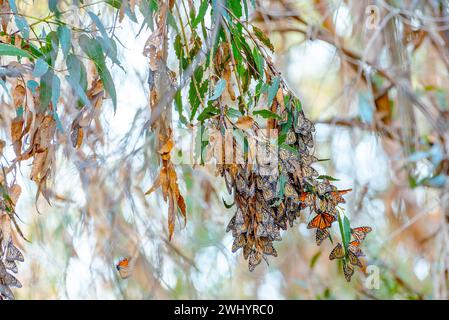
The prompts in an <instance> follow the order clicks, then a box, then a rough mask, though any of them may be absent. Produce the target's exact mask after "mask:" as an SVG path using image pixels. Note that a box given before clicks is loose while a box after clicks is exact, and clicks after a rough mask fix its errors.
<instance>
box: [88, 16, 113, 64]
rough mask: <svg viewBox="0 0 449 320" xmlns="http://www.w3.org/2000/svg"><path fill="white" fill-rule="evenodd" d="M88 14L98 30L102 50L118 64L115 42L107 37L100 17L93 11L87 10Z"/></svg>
mask: <svg viewBox="0 0 449 320" xmlns="http://www.w3.org/2000/svg"><path fill="white" fill-rule="evenodd" d="M88 14H89V17H90V18H91V19H92V21H93V22H94V23H95V25H96V26H97V28H98V31H100V34H101V38H99V42H100V44H101V46H102V47H103V51H104V52H105V53H106V55H107V56H108V57H109V58H111V60H112V62H114V63H115V64H118V65H120V61H118V59H117V47H116V45H115V42H114V41H113V40H112V39H111V38H110V37H109V35H108V33H107V32H106V29H105V27H104V25H103V23H102V22H101V20H100V18H98V16H97V15H96V14H95V13H93V12H92V11H89V12H88Z"/></svg>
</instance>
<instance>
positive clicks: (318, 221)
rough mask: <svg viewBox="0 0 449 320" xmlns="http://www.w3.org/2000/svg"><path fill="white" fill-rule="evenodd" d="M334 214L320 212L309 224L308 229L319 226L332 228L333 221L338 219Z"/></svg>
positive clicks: (320, 227) (319, 227) (321, 228)
mask: <svg viewBox="0 0 449 320" xmlns="http://www.w3.org/2000/svg"><path fill="white" fill-rule="evenodd" d="M336 220H337V218H335V216H334V215H331V214H329V213H327V212H322V213H318V214H317V215H316V216H315V217H314V218H313V219H312V220H311V221H310V222H309V224H308V225H307V229H313V228H318V229H320V230H324V229H327V228H330V227H331V226H332V223H333V222H334V221H336Z"/></svg>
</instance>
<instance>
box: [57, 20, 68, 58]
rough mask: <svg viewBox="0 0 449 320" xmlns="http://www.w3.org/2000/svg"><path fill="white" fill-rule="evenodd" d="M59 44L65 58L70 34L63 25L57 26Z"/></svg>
mask: <svg viewBox="0 0 449 320" xmlns="http://www.w3.org/2000/svg"><path fill="white" fill-rule="evenodd" d="M57 33H58V37H59V43H60V44H61V49H62V54H63V55H64V57H67V54H68V53H69V50H70V46H71V32H70V29H69V28H67V27H66V26H64V25H61V26H58V31H57Z"/></svg>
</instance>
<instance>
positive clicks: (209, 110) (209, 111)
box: [197, 106, 220, 121]
mask: <svg viewBox="0 0 449 320" xmlns="http://www.w3.org/2000/svg"><path fill="white" fill-rule="evenodd" d="M219 113H220V110H219V109H218V108H215V107H213V106H208V107H206V108H204V110H203V112H201V113H200V114H199V115H198V118H197V120H198V121H204V120H207V119H209V118H212V117H213V116H216V115H217V114H219Z"/></svg>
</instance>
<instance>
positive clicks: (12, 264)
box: [0, 260, 19, 275]
mask: <svg viewBox="0 0 449 320" xmlns="http://www.w3.org/2000/svg"><path fill="white" fill-rule="evenodd" d="M0 263H1V262H0ZM4 268H6V269H8V270H11V271H12V272H14V273H17V272H18V271H19V270H18V269H17V264H16V263H15V262H14V261H9V260H5V262H4ZM0 269H1V267H0ZM0 275H1V270H0Z"/></svg>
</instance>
